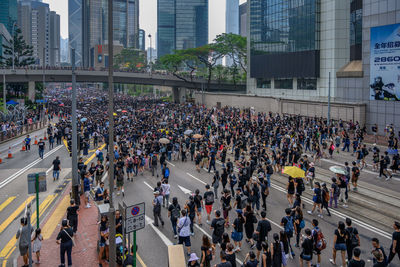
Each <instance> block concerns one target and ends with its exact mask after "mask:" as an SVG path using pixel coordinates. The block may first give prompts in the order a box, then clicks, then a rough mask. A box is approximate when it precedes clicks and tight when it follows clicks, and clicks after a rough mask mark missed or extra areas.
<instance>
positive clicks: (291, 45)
mask: <svg viewBox="0 0 400 267" xmlns="http://www.w3.org/2000/svg"><path fill="white" fill-rule="evenodd" d="M250 3H251V4H250V14H251V15H250V17H251V21H250V41H251V64H252V65H253V64H254V68H252V72H251V76H252V77H255V78H270V77H275V78H291V77H297V76H300V77H318V76H319V73H318V70H319V68H318V66H319V64H318V61H319V53H318V50H319V38H320V37H319V27H320V26H319V21H320V16H319V0H289V1H288V0H253V1H251V2H250ZM278 58H280V59H281V60H278ZM282 59H283V60H282ZM304 61H307V62H308V63H309V64H307V66H305V65H304V64H302V63H303V62H304ZM272 62H273V63H274V64H271V63H272ZM279 62H281V63H282V64H279ZM287 62H291V64H290V66H288V65H287ZM277 63H278V64H277ZM256 66H257V67H256ZM282 83H283V84H285V88H286V87H287V86H286V84H287V82H282Z"/></svg>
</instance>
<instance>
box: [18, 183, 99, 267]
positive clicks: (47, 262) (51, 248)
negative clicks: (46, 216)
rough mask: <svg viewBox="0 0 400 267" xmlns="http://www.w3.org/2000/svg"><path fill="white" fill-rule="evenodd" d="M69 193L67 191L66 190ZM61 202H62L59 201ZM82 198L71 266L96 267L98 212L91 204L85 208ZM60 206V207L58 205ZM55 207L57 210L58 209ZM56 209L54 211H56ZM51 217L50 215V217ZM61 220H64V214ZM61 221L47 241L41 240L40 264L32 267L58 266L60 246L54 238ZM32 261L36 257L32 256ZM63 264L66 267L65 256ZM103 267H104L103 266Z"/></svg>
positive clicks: (19, 264)
mask: <svg viewBox="0 0 400 267" xmlns="http://www.w3.org/2000/svg"><path fill="white" fill-rule="evenodd" d="M66 192H69V190H66ZM62 197H63V198H68V199H69V195H68V194H67V193H64V195H63V196H62ZM61 202H62V201H61ZM82 203H83V198H82V199H81V206H80V210H79V223H78V232H77V233H76V235H75V246H74V247H73V248H72V266H85V267H86V266H87V267H97V266H99V264H98V254H97V240H98V225H97V221H98V210H97V206H96V205H95V204H94V203H93V205H92V207H91V208H88V209H87V208H85V207H84V204H82ZM59 206H62V205H59ZM59 206H57V208H59ZM57 208H56V209H57ZM50 216H51V215H50ZM63 218H66V213H64V216H63ZM60 226H61V221H59V222H58V226H57V227H56V229H55V230H54V232H53V233H52V234H51V237H50V238H49V239H46V240H43V242H42V249H41V252H40V253H41V258H40V262H41V263H40V264H33V265H32V266H46V267H47V266H51V267H56V266H59V265H60V262H61V261H60V245H58V244H57V243H56V238H57V235H58V232H59V230H60ZM32 259H33V261H35V260H36V256H35V255H32ZM65 261H66V262H65V264H66V266H67V264H68V263H67V256H66V255H65ZM22 265H23V261H22V257H19V258H18V266H22ZM103 266H105V265H104V264H103Z"/></svg>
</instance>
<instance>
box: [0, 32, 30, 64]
mask: <svg viewBox="0 0 400 267" xmlns="http://www.w3.org/2000/svg"><path fill="white" fill-rule="evenodd" d="M3 48H4V55H5V56H4V57H3V56H0V61H1V63H2V65H6V66H12V65H13V59H14V65H15V67H25V66H29V65H32V64H34V63H35V58H33V57H32V55H33V47H32V46H30V45H27V44H26V42H25V40H24V38H23V36H22V31H21V29H19V28H17V29H16V30H15V33H14V36H13V40H11V42H10V45H5V44H3ZM13 48H14V56H13Z"/></svg>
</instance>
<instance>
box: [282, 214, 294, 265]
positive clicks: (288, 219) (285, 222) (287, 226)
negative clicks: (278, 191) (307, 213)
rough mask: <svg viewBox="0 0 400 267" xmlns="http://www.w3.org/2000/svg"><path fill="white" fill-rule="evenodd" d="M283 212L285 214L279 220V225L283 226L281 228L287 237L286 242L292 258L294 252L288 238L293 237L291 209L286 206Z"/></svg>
mask: <svg viewBox="0 0 400 267" xmlns="http://www.w3.org/2000/svg"><path fill="white" fill-rule="evenodd" d="M285 213H286V216H285V217H283V218H282V220H281V226H283V229H284V231H285V233H286V236H287V239H288V243H289V248H290V252H291V255H292V257H293V258H294V256H295V254H294V251H293V249H292V245H291V243H290V238H292V237H293V233H294V219H293V217H292V215H291V214H292V210H291V209H290V208H286V209H285Z"/></svg>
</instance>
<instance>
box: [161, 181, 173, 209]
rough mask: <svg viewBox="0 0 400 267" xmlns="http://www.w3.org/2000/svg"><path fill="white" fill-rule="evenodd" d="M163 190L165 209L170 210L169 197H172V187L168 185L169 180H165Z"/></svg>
mask: <svg viewBox="0 0 400 267" xmlns="http://www.w3.org/2000/svg"><path fill="white" fill-rule="evenodd" d="M161 189H162V196H163V207H167V208H168V203H169V195H170V191H171V185H170V184H168V179H164V181H163V183H162V185H161Z"/></svg>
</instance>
